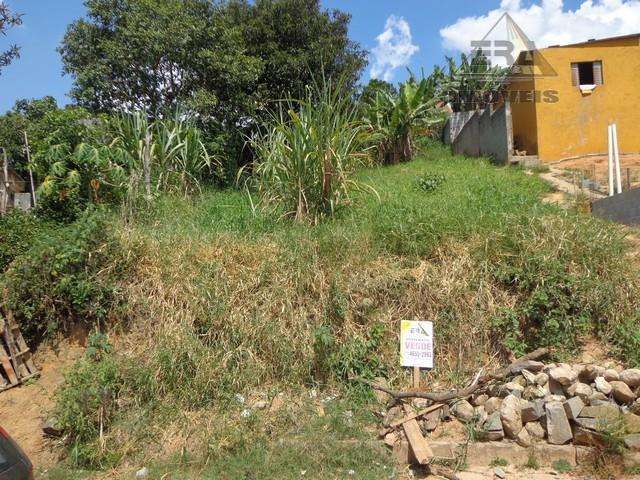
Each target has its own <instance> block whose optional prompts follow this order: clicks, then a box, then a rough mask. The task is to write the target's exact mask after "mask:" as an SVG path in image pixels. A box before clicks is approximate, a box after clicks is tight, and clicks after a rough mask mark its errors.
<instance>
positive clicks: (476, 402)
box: [471, 393, 489, 407]
mask: <svg viewBox="0 0 640 480" xmlns="http://www.w3.org/2000/svg"><path fill="white" fill-rule="evenodd" d="M487 400H489V395H487V394H486V393H482V394H480V395H474V396H473V398H472V399H471V404H472V405H473V406H474V407H480V406H482V405H484V404H485V403H487Z"/></svg>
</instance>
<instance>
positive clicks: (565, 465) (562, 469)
mask: <svg viewBox="0 0 640 480" xmlns="http://www.w3.org/2000/svg"><path fill="white" fill-rule="evenodd" d="M551 466H552V467H553V469H554V470H555V471H556V472H558V473H569V472H571V471H573V467H572V466H571V464H570V463H569V462H567V461H566V460H564V459H561V460H556V461H555V462H553V464H552V465H551Z"/></svg>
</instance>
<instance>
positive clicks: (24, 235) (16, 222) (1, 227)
mask: <svg viewBox="0 0 640 480" xmlns="http://www.w3.org/2000/svg"><path fill="white" fill-rule="evenodd" d="M52 228H53V225H51V224H49V223H46V222H44V221H42V220H40V219H39V218H37V217H36V216H34V215H31V214H27V213H23V212H21V211H19V210H11V211H10V212H9V213H7V215H4V216H0V272H2V271H3V270H4V269H6V268H7V267H8V266H9V264H10V263H11V262H12V261H13V259H14V258H16V257H19V256H20V255H22V254H23V253H25V252H26V251H27V250H28V249H29V248H30V247H31V244H32V242H34V241H35V239H36V238H37V237H38V236H40V235H43V234H45V232H47V231H48V230H50V229H52Z"/></svg>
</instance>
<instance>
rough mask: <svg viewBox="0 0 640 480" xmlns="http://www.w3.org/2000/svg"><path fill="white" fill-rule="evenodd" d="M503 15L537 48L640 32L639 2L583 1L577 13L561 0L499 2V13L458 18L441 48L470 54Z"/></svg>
mask: <svg viewBox="0 0 640 480" xmlns="http://www.w3.org/2000/svg"><path fill="white" fill-rule="evenodd" d="M504 12H508V13H509V14H510V15H511V17H512V18H513V19H514V20H515V22H516V23H517V24H518V25H519V26H520V27H521V28H522V30H523V31H524V32H525V34H526V35H527V36H528V37H529V39H530V40H532V41H534V42H535V45H536V47H538V48H542V47H548V46H550V45H563V44H567V43H576V42H584V41H586V40H589V39H591V38H606V37H614V36H616V35H626V34H630V33H638V32H640V0H585V1H584V2H583V3H582V4H581V5H580V6H579V7H578V8H577V9H576V10H570V9H565V8H564V2H563V0H536V1H535V2H534V3H532V4H531V5H529V6H523V5H522V1H521V0H502V2H501V3H500V8H498V9H495V10H491V11H489V12H488V13H487V14H485V15H481V16H478V17H464V18H460V19H458V20H457V21H456V22H455V23H454V24H452V25H448V26H447V27H445V28H443V29H441V30H440V36H441V37H442V43H443V46H444V47H445V48H446V49H449V50H458V51H469V50H471V41H473V40H481V39H482V38H483V37H484V36H485V35H486V34H487V32H488V31H489V30H490V29H491V27H493V25H494V24H495V23H496V22H497V21H498V20H499V19H500V17H501V16H502V14H503V13H504ZM502 39H506V35H503V36H502Z"/></svg>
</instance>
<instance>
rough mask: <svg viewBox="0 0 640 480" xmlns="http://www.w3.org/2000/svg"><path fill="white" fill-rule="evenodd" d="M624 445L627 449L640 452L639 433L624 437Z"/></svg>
mask: <svg viewBox="0 0 640 480" xmlns="http://www.w3.org/2000/svg"><path fill="white" fill-rule="evenodd" d="M624 445H625V447H627V448H628V449H629V450H634V451H636V452H640V434H637V433H634V434H631V435H627V436H626V437H624Z"/></svg>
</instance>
